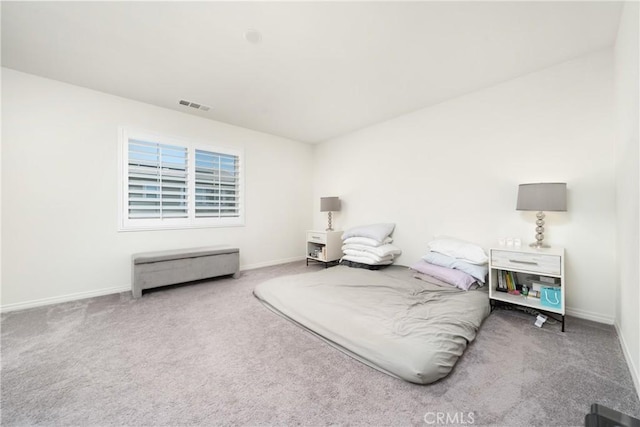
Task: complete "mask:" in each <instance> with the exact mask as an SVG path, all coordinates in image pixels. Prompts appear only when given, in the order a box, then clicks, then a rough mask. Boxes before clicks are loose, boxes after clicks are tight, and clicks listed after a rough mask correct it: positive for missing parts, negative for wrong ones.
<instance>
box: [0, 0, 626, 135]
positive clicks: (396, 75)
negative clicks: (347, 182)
mask: <svg viewBox="0 0 640 427" xmlns="http://www.w3.org/2000/svg"><path fill="white" fill-rule="evenodd" d="M1 7H2V65H3V66H5V67H9V68H13V69H16V70H20V71H24V72H27V73H31V74H36V75H40V76H44V77H48V78H52V79H56V80H61V81H64V82H68V83H73V84H76V85H79V86H84V87H87V88H91V89H95V90H99V91H103V92H107V93H111V94H115V95H119V96H123V97H126V98H130V99H135V100H138V101H143V102H147V103H150V104H155V105H158V106H161V107H166V108H170V109H174V110H178V111H184V112H186V113H189V114H195V115H198V116H202V117H207V118H210V119H214V120H219V121H222V122H227V123H231V124H235V125H238V126H242V127H245V128H249V129H255V130H259V131H263V132H268V133H271V134H275V135H280V136H284V137H287V138H291V139H294V140H298V141H304V142H312V143H313V142H319V141H323V140H325V139H327V138H331V137H334V136H338V135H341V134H345V133H347V132H350V131H353V130H356V129H359V128H362V127H365V126H368V125H371V124H373V123H377V122H380V121H383V120H386V119H390V118H392V117H395V116H398V115H401V114H403V113H407V112H410V111H414V110H417V109H419V108H423V107H426V106H429V105H433V104H436V103H439V102H442V101H444V100H446V99H450V98H453V97H456V96H459V95H461V94H464V93H468V92H471V91H474V90H477V89H480V88H483V87H487V86H491V85H494V84H496V83H499V82H503V81H506V80H508V79H511V78H514V77H517V76H520V75H523V74H526V73H530V72H532V71H536V70H539V69H542V68H545V67H548V66H550V65H553V64H556V63H560V62H563V61H565V60H568V59H571V58H573V57H576V56H579V55H582V54H585V53H588V52H591V51H594V50H598V49H602V48H606V47H608V46H611V45H612V44H613V43H614V41H615V36H616V32H617V28H618V21H619V16H620V11H621V4H620V3H617V2H194V3H191V2H7V1H2V3H1ZM248 29H256V30H258V31H260V33H261V34H262V42H261V43H258V44H251V43H249V42H247V41H246V40H245V39H244V38H243V33H244V32H245V31H246V30H248ZM180 99H186V100H191V101H196V102H199V103H202V104H206V105H209V106H211V107H212V109H211V110H210V111H208V112H203V111H199V110H195V109H193V108H189V107H183V106H180V105H178V101H179V100H180Z"/></svg>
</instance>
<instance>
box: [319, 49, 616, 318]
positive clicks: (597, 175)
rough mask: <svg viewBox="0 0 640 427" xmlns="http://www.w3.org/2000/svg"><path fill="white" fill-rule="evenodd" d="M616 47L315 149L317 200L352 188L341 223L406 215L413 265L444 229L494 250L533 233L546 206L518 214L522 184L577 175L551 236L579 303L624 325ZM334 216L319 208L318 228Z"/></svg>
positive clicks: (405, 260) (571, 299)
mask: <svg viewBox="0 0 640 427" xmlns="http://www.w3.org/2000/svg"><path fill="white" fill-rule="evenodd" d="M612 55H613V54H612V50H611V49H609V50H606V51H602V52H598V53H594V54H591V55H588V56H584V57H581V58H579V59H576V60H573V61H571V62H567V63H564V64H561V65H558V66H555V67H552V68H548V69H546V70H544V71H541V72H538V73H534V74H530V75H527V76H524V77H521V78H518V79H515V80H512V81H509V82H507V83H504V84H501V85H498V86H493V87H491V88H488V89H485V90H482V91H478V92H475V93H472V94H469V95H465V96H462V97H459V98H456V99H453V100H450V101H447V102H444V103H442V104H439V105H436V106H433V107H430V108H425V109H422V110H419V111H416V112H414V113H411V114H406V115H403V116H401V117H398V118H395V119H393V120H389V121H387V122H384V123H379V124H377V125H374V126H371V127H368V128H365V129H362V130H360V131H358V132H354V133H352V134H349V135H346V136H343V137H339V138H335V139H333V140H330V141H327V142H326V143H323V144H321V145H319V146H317V147H316V150H315V156H314V162H315V168H314V170H315V178H314V181H313V182H314V186H315V190H314V193H315V198H314V201H317V200H318V198H319V197H320V196H325V195H327V196H328V195H331V196H333V195H335V196H340V198H341V199H342V201H343V207H342V211H341V212H339V213H337V214H336V215H335V220H334V223H335V224H336V225H335V226H334V227H338V229H340V228H341V229H344V228H347V227H351V226H355V225H362V224H366V223H374V222H387V221H388V222H394V223H396V231H395V233H394V237H395V239H396V240H395V241H396V243H397V245H398V246H399V247H400V248H401V249H402V250H403V251H404V253H403V255H402V256H401V257H400V258H399V259H398V263H399V264H403V265H410V264H411V263H413V262H415V261H417V260H418V259H419V257H420V256H422V255H424V254H425V253H426V250H427V249H426V244H427V242H428V241H429V240H431V239H432V238H433V237H434V236H435V235H450V236H455V237H459V238H463V239H466V240H470V241H473V242H477V243H479V244H481V245H483V246H484V247H489V246H491V245H493V244H495V242H496V241H497V239H498V237H500V236H512V237H520V238H522V239H523V241H525V242H527V243H529V242H531V241H533V240H534V235H535V231H534V227H535V225H534V219H535V218H534V215H535V213H533V212H517V211H516V210H515V203H516V194H517V186H518V184H520V183H527V182H540V181H561V182H567V187H568V212H566V213H549V214H547V227H546V229H547V233H545V236H546V237H545V240H546V241H547V242H548V243H550V244H551V245H557V246H564V247H565V248H566V279H567V283H568V286H567V307H568V311H569V313H572V314H575V315H580V316H582V317H586V318H590V319H593V320H599V321H603V322H609V323H613V319H614V310H615V289H616V281H615V279H616V263H615V211H614V209H615V194H614V193H615V191H614V190H615V171H614V165H615V162H614V144H615V141H614V135H613V131H614V125H613V117H612V116H613V83H612V65H613V56H612ZM432 83H433V84H434V85H437V84H438V82H435V81H434V82H432ZM314 210H315V211H318V209H317V202H316V206H314ZM324 221H325V218H324V216H323V215H321V214H320V212H316V213H315V220H314V223H315V225H316V226H322V225H323V224H324ZM569 327H570V326H569Z"/></svg>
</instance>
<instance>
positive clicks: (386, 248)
mask: <svg viewBox="0 0 640 427" xmlns="http://www.w3.org/2000/svg"><path fill="white" fill-rule="evenodd" d="M350 249H351V250H356V251H361V252H369V253H372V254H375V255H378V256H379V257H383V256H387V255H400V254H401V253H402V250H401V249H400V248H399V247H397V246H393V245H390V244H385V245H381V246H367V245H359V244H357V243H347V244H346V245H343V246H342V250H343V251H347V250H350Z"/></svg>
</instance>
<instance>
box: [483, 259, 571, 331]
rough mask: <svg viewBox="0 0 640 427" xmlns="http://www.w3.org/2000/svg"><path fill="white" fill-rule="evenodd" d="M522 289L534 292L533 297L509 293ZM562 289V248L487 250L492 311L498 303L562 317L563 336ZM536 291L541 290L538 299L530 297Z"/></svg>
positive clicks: (563, 286) (563, 290)
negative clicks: (526, 288)
mask: <svg viewBox="0 0 640 427" xmlns="http://www.w3.org/2000/svg"><path fill="white" fill-rule="evenodd" d="M523 285H525V286H527V287H528V289H530V290H531V291H534V292H533V293H532V295H527V296H524V295H522V294H520V295H517V294H515V292H512V293H510V292H508V289H513V288H514V287H515V288H516V289H517V290H519V291H520V292H521V291H522V286H523ZM565 287H566V286H565V281H564V249H563V248H542V249H536V248H529V247H517V246H513V247H511V246H499V247H495V248H491V249H489V300H490V302H491V307H492V308H493V307H495V306H496V303H497V302H498V301H499V302H502V303H507V304H514V305H519V306H522V307H529V308H532V309H534V310H536V311H542V312H546V313H553V314H558V315H560V316H562V332H564V316H565ZM542 288H552V289H551V291H552V292H549V293H546V291H544V290H542ZM536 290H541V294H540V295H538V297H537V298H536V297H535V296H533V294H534V293H535V291H536ZM543 293H544V294H543ZM545 294H546V295H547V297H545Z"/></svg>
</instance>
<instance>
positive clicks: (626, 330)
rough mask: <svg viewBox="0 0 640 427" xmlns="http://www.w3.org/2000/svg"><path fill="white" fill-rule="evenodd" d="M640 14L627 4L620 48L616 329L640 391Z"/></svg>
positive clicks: (617, 51) (617, 65)
mask: <svg viewBox="0 0 640 427" xmlns="http://www.w3.org/2000/svg"><path fill="white" fill-rule="evenodd" d="M639 16H640V12H639V7H638V3H636V2H627V3H625V5H624V9H623V12H622V16H621V19H620V28H619V30H618V37H617V40H616V46H615V87H616V107H617V108H616V111H617V119H618V120H617V125H618V139H617V147H616V148H617V150H616V171H617V181H616V202H617V203H616V205H617V223H618V233H617V237H618V274H619V282H620V285H619V292H618V298H617V303H618V307H617V310H616V326H617V328H618V333H619V335H620V339H621V341H622V347H623V349H624V352H625V356H626V357H627V361H628V362H629V366H630V368H631V372H632V375H633V376H634V380H635V382H636V389H637V390H639V391H640V380H639V378H640V291H639V289H638V288H639V287H640V270H639V268H638V264H639V263H640V233H639V231H638V227H639V225H640V224H639V223H638V221H639V220H640V211H639V209H638V200H639V198H640V193H639V192H640V185H639V182H638V180H639V175H638V169H639V163H640V157H639V150H638V144H639V142H638V127H639V123H638V115H640V110H639V108H638V97H639V95H640V88H639V85H638V80H639V79H640V73H639V71H638V49H639V46H638V34H639V32H638V26H639V23H638V20H639V19H640V18H639Z"/></svg>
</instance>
